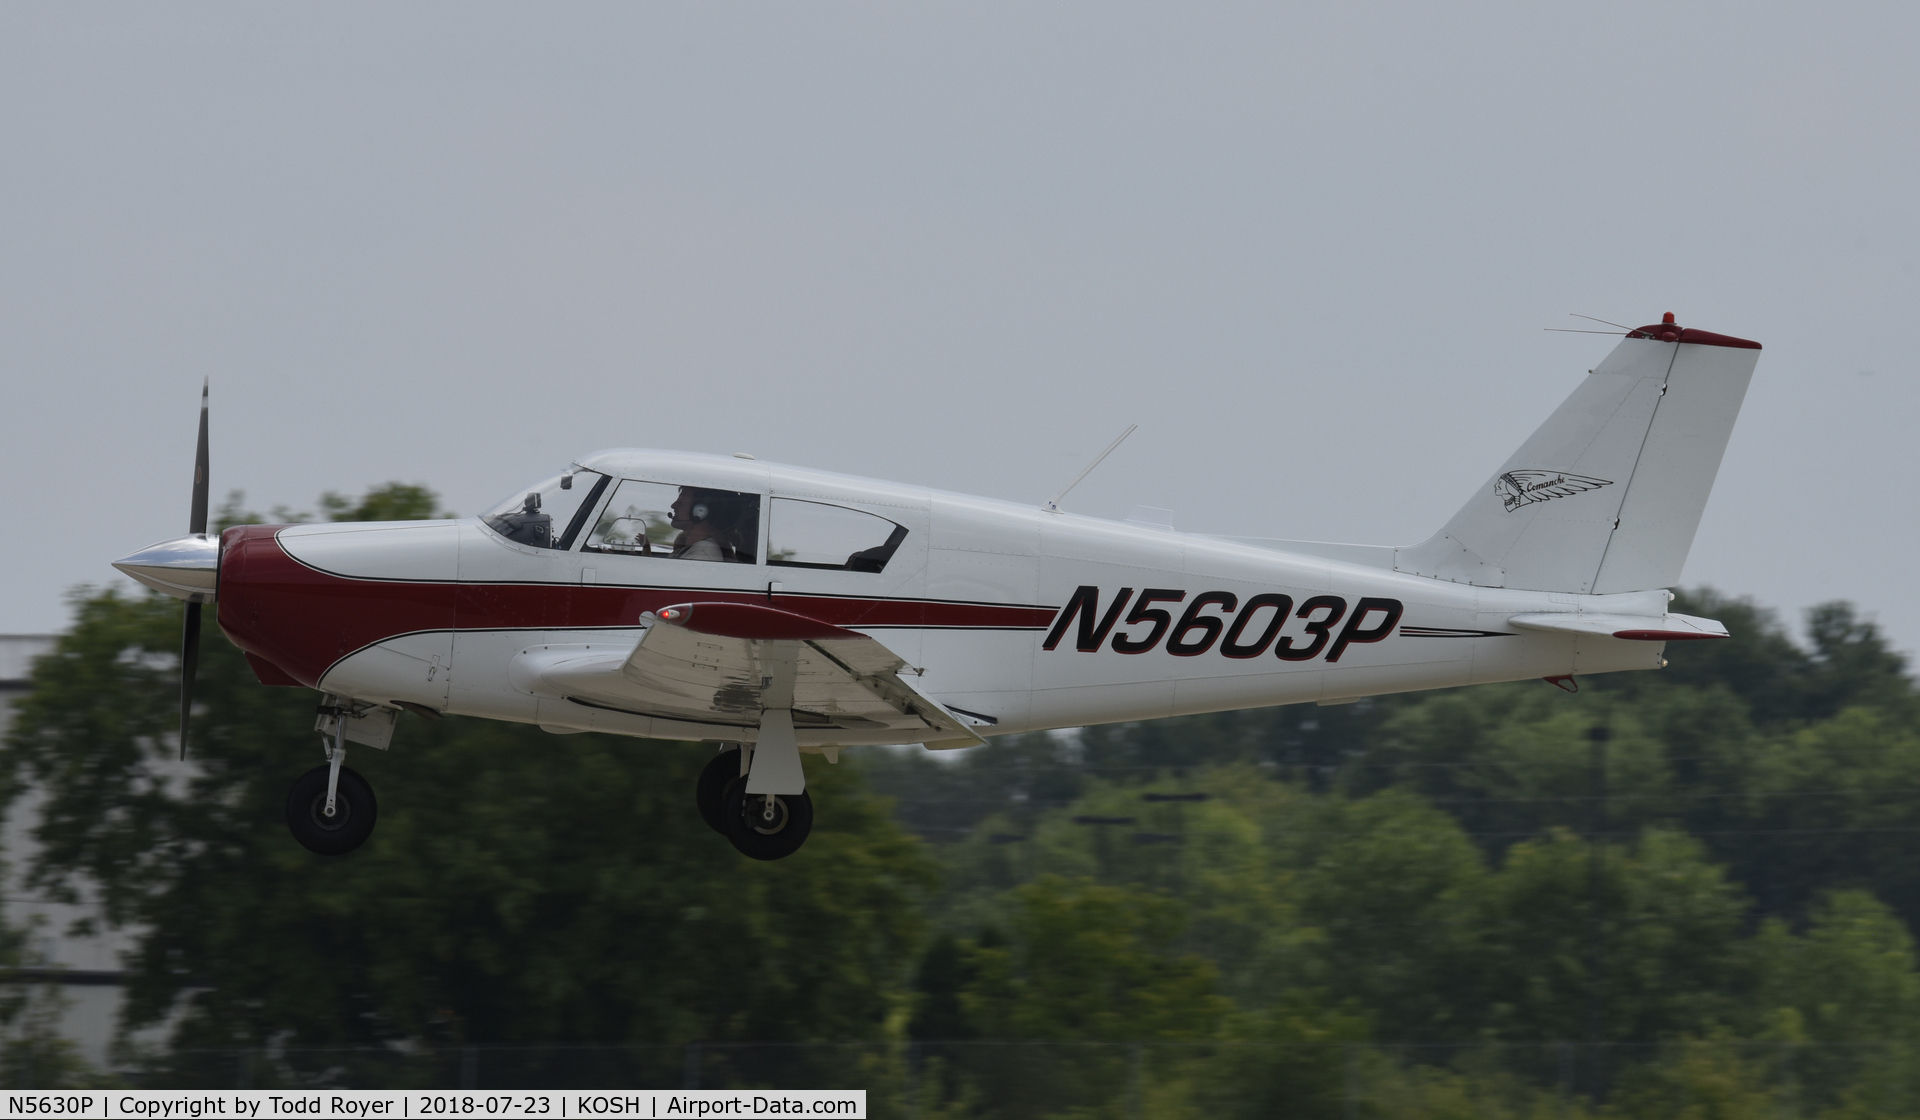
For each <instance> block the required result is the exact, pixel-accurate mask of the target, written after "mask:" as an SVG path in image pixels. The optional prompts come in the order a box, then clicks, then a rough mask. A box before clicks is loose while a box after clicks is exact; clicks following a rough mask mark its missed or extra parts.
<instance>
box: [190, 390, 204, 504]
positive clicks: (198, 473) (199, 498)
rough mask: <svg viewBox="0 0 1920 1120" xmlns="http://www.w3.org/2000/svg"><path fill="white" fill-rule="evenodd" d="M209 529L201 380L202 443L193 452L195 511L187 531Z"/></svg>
mask: <svg viewBox="0 0 1920 1120" xmlns="http://www.w3.org/2000/svg"><path fill="white" fill-rule="evenodd" d="M206 531H207V382H206V381H205V380H202V381H201V382H200V445H199V447H197V448H195V449H194V452H193V513H192V515H191V516H190V517H189V518H188V521H187V532H189V533H204V532H206Z"/></svg>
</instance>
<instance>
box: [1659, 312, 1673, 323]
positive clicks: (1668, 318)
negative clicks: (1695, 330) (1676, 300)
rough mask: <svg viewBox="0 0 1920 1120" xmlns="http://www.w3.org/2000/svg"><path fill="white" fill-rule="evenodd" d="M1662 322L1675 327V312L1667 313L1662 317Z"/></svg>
mask: <svg viewBox="0 0 1920 1120" xmlns="http://www.w3.org/2000/svg"><path fill="white" fill-rule="evenodd" d="M1660 321H1661V322H1662V323H1665V324H1667V325H1668V326H1672V325H1673V312H1671V311H1669V312H1667V313H1666V314H1665V315H1662V316H1660Z"/></svg>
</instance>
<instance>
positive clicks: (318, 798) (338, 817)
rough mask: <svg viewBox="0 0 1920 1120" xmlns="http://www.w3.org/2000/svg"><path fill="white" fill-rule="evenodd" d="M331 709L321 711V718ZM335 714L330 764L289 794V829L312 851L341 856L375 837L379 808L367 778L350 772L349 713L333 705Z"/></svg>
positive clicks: (296, 783) (311, 773) (318, 768)
mask: <svg viewBox="0 0 1920 1120" xmlns="http://www.w3.org/2000/svg"><path fill="white" fill-rule="evenodd" d="M328 711H329V709H327V708H325V707H322V708H321V713H322V714H323V715H325V714H326V713H327V712H328ZM331 712H332V714H333V721H334V722H333V742H332V743H331V744H328V746H327V761H326V764H325V765H324V766H316V767H314V768H313V769H311V770H309V771H307V772H306V773H304V774H302V775H300V777H299V778H297V779H295V780H294V783H293V789H291V790H289V791H288V793H287V828H288V829H289V830H290V831H291V832H292V833H293V838H294V839H295V840H298V841H300V846H301V847H303V848H305V849H307V850H308V851H310V852H317V853H319V854H320V855H323V856H340V855H345V854H347V853H348V852H351V851H353V850H354V849H355V848H358V847H359V846H360V845H362V844H364V843H366V842H367V837H368V836H371V835H373V822H374V818H375V817H377V816H378V815H379V805H378V804H377V803H376V802H375V801H374V799H373V787H372V786H370V785H368V784H367V780H366V779H365V778H362V777H361V776H360V775H359V774H357V773H355V772H354V771H352V770H349V769H347V768H346V765H345V763H346V761H347V732H346V728H347V713H346V711H345V710H344V709H342V708H340V707H334V708H332V709H331ZM321 741H322V742H326V740H324V739H323V740H321Z"/></svg>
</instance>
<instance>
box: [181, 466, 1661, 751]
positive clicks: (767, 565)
mask: <svg viewBox="0 0 1920 1120" xmlns="http://www.w3.org/2000/svg"><path fill="white" fill-rule="evenodd" d="M578 467H579V468H580V469H581V470H582V474H581V476H580V477H581V478H582V479H583V480H584V479H589V478H595V479H597V478H601V477H604V478H605V479H606V480H608V481H607V482H606V483H605V484H597V485H596V486H595V487H594V488H593V493H592V494H591V495H589V496H587V498H586V499H585V500H584V502H583V504H582V506H581V508H580V509H579V510H578V512H577V513H574V514H571V515H570V524H571V529H570V530H568V531H567V534H566V535H568V536H569V537H570V538H571V539H570V541H569V543H568V545H567V547H554V546H553V545H554V544H555V543H557V541H558V540H559V538H560V536H561V535H562V532H563V530H566V529H567V526H563V525H561V524H559V522H558V521H555V522H554V524H553V525H552V526H551V528H547V529H543V530H542V531H543V532H546V533H548V534H549V535H550V536H551V537H552V538H553V539H552V540H551V541H548V542H547V543H546V545H545V546H541V545H535V544H528V543H525V542H524V541H523V540H515V539H510V534H511V533H513V532H517V530H509V531H508V532H503V531H501V529H499V528H498V527H496V526H497V525H498V524H502V523H503V522H501V521H500V520H499V519H498V518H495V519H492V520H484V519H478V518H470V519H458V520H451V519H450V520H443V521H420V522H382V523H352V524H340V523H331V524H310V525H292V526H241V527H237V528H234V529H230V530H228V531H227V533H226V534H225V536H224V538H223V540H222V542H221V560H220V571H219V593H218V599H217V602H218V612H219V613H218V621H219V624H220V626H221V628H222V629H223V630H224V631H225V632H226V634H227V635H228V636H229V637H230V638H231V639H232V640H233V641H234V642H235V643H236V644H238V645H239V646H240V647H241V648H242V649H244V650H246V651H247V653H248V654H249V656H250V660H251V661H252V663H253V664H254V667H255V670H256V672H257V673H259V675H260V677H261V679H262V680H263V681H265V682H266V683H269V684H284V685H304V686H308V687H313V688H318V689H322V690H324V691H327V692H330V693H334V694H336V695H339V696H344V697H351V698H354V699H358V700H365V701H372V702H376V703H382V704H388V703H396V702H399V703H404V704H407V705H418V706H421V707H424V708H429V709H432V710H435V711H444V712H449V713H454V714H461V715H471V716H480V717H485V718H490V719H502V720H513V721H520V722H527V723H536V724H539V725H541V726H543V727H547V728H549V729H550V730H554V731H561V732H565V731H607V732H614V733H619V734H626V735H638V736H647V737H656V738H670V739H700V738H716V737H720V738H728V737H731V736H729V735H726V734H718V733H716V731H715V730H714V728H712V727H707V726H703V725H700V724H697V723H689V722H687V721H684V720H675V719H663V718H658V717H655V716H652V715H648V714H645V713H641V712H633V711H618V710H613V709H611V708H608V707H605V706H593V705H588V704H581V703H576V702H571V701H569V700H566V699H564V698H555V697H552V696H541V695H536V694H535V693H534V692H533V691H531V690H530V689H529V688H528V687H526V681H525V680H524V674H516V672H515V671H514V666H515V664H516V659H519V658H522V657H524V656H525V655H527V654H528V652H529V651H532V650H535V649H538V648H541V647H591V646H593V645H595V644H596V643H599V644H602V645H605V646H608V647H613V648H615V649H618V648H623V647H624V648H631V647H632V646H633V645H634V644H635V643H636V642H637V641H638V639H639V636H640V634H641V632H642V625H643V621H644V620H643V618H642V616H643V615H644V614H647V613H648V612H653V611H658V610H660V609H662V608H664V607H667V606H670V605H675V604H683V603H690V602H749V603H755V604H763V605H766V606H771V607H774V608H777V609H780V610H784V611H788V612H792V613H795V614H801V615H805V616H808V617H810V618H815V619H818V620H820V621H823V622H829V623H832V624H835V625H837V626H841V627H845V628H848V629H852V630H857V631H860V632H862V633H866V634H868V635H870V636H872V637H873V638H875V639H876V640H878V641H880V642H882V643H883V644H884V645H885V646H886V647H888V648H889V649H890V650H892V651H893V652H894V653H895V654H896V655H898V656H899V657H900V658H902V659H904V660H905V661H906V662H907V663H908V664H909V665H910V666H912V667H913V668H914V669H915V670H917V671H918V674H919V675H918V677H917V681H918V684H919V687H920V688H921V689H922V690H923V691H925V692H926V693H927V694H928V695H930V696H932V697H934V698H936V699H938V700H939V701H940V702H942V703H944V704H946V705H947V706H948V707H949V708H951V709H952V710H953V711H955V712H957V713H962V714H964V715H965V716H967V717H969V718H970V719H971V720H973V721H975V725H976V726H977V728H978V730H979V731H980V733H981V734H1003V733H1009V732H1020V731H1031V730H1039V729H1045V728H1058V727H1074V726H1082V725H1087V724H1094V723H1107V722H1116V721H1127V720H1143V719H1154V718H1159V717H1163V716H1171V715H1181V714H1190V713H1197V712H1208V711H1221V710H1228V709H1236V708H1250V707H1262V706H1268V705H1276V704H1292V703H1300V702H1304V701H1320V702H1330V701H1339V700H1346V699H1351V698H1355V697H1362V696H1371V695H1379V694H1385V693H1392V692H1404V691H1410V690H1417V689H1429V688H1443V687H1448V686H1453V685H1465V684H1477V683H1485V682H1492V681H1505V680H1515V679H1525V678H1539V677H1554V676H1565V675H1572V674H1576V673H1578V674H1587V673H1599V672H1610V671H1616V670H1623V669H1645V668H1657V667H1658V666H1659V665H1661V664H1662V661H1661V655H1662V652H1663V649H1664V646H1663V645H1662V643H1660V642H1658V641H1645V640H1640V641H1629V640H1622V639H1619V638H1615V637H1612V636H1608V635H1604V634H1571V633H1551V632H1541V631H1532V630H1526V629H1522V628H1518V627H1515V626H1512V625H1509V624H1508V620H1509V619H1510V618H1511V617H1513V616H1514V615H1516V614H1525V613H1528V612H1566V613H1573V612H1583V611H1591V612H1602V613H1605V612H1612V613H1619V614H1631V615H1646V616H1657V615H1660V614H1661V613H1662V612H1664V611H1665V609H1666V604H1667V600H1668V598H1669V596H1668V595H1667V593H1666V592H1665V591H1641V592H1634V593H1631V594H1624V595H1605V596H1591V595H1575V594H1559V593H1548V592H1537V591H1521V590H1513V589H1506V588H1488V587H1477V586H1473V585H1470V584H1467V583H1456V582H1449V581H1447V580H1444V579H1435V578H1430V577H1426V576H1419V575H1410V574H1404V573H1401V572H1396V571H1394V570H1392V568H1391V561H1390V560H1389V561H1388V563H1387V564H1386V565H1385V566H1379V565H1375V564H1371V563H1367V562H1363V561H1364V558H1365V556H1366V553H1365V550H1353V551H1351V552H1350V553H1343V552H1341V551H1340V550H1338V549H1328V550H1325V551H1326V553H1327V554H1325V555H1320V554H1315V553H1310V552H1305V551H1296V550H1285V549H1277V548H1269V547H1262V546H1259V545H1255V544H1248V543H1241V542H1236V541H1232V540H1226V539H1219V538H1210V537H1204V536H1197V535H1192V534H1186V533H1178V532H1173V531H1171V530H1168V529H1165V528H1155V527H1152V526H1147V525H1141V524H1136V523H1131V522H1114V521H1106V520H1101V519H1097V518H1091V517H1083V516H1077V515H1074V514H1067V513H1053V512H1045V511H1042V510H1040V509H1037V508H1032V507H1027V506H1020V505H1015V504H1012V503H1008V502H1002V501H996V500H992V499H987V498H977V497H970V496H966V495H961V494H952V493H946V492H942V491H937V490H929V489H926V488H922V487H914V486H907V485H901V484H898V483H891V482H883V481H878V480H873V479H865V478H857V477H851V476H845V475H838V474H830V473H825V472H820V471H813V470H808V469H805V468H799V467H790V466H783V465H779V464H772V463H764V462H758V461H749V460H745V459H741V458H737V457H734V458H729V457H721V456H707V455H697V454H689V453H678V452H666V451H609V452H602V453H600V454H598V455H594V456H591V457H588V458H586V459H583V460H581V461H580V463H579V464H578ZM623 480H633V481H634V482H635V483H636V485H637V484H642V483H644V484H652V485H657V486H659V487H666V488H675V487H677V488H681V492H682V493H687V492H691V490H690V488H699V492H702V493H706V492H715V493H719V492H725V493H727V494H732V495H739V496H743V497H742V498H741V501H742V502H743V503H746V498H747V497H752V498H754V499H755V500H754V501H753V502H751V503H747V504H742V505H741V507H740V508H742V509H748V508H751V510H752V516H754V517H757V518H758V521H757V523H756V524H753V525H747V526H742V527H741V528H740V529H739V531H738V534H737V540H738V541H739V542H750V547H749V546H748V545H747V544H742V545H741V547H739V548H737V549H735V550H733V551H732V552H731V553H730V554H729V555H728V556H727V558H726V559H724V560H712V561H702V560H700V559H695V558H690V557H692V556H694V555H697V554H698V552H699V547H692V548H687V549H686V551H687V555H685V556H681V557H678V558H676V557H674V556H672V555H670V554H669V553H668V551H667V546H666V545H664V544H661V545H653V546H650V545H648V544H647V542H646V541H645V540H643V539H641V537H643V536H644V533H645V528H644V525H643V526H642V529H641V531H640V534H639V535H637V536H635V535H631V534H630V536H629V537H618V536H617V533H615V532H614V530H611V529H607V528H606V527H607V526H611V525H614V524H615V523H616V521H617V518H616V516H615V511H614V510H613V508H612V507H613V504H614V502H615V493H616V491H619V488H620V484H621V482H622V481H623ZM588 488H589V487H588V485H587V484H586V483H585V482H583V483H582V486H581V489H582V490H583V491H584V490H586V489H588ZM569 500H576V499H569ZM803 506H804V507H806V509H805V513H806V515H807V516H808V517H811V518H816V519H819V520H820V523H821V524H824V525H827V526H828V528H827V529H825V530H812V529H809V530H808V532H826V533H829V534H831V532H833V531H835V530H833V529H832V525H834V524H837V522H835V521H834V519H835V518H841V519H843V520H845V521H846V522H847V523H848V524H850V525H852V526H853V527H852V528H851V529H849V530H848V531H849V532H852V533H855V534H857V533H858V532H859V531H860V529H859V526H858V524H855V523H854V522H855V520H856V519H857V517H858V515H867V516H868V517H870V518H873V519H878V520H881V521H884V522H887V523H890V524H891V525H892V526H894V527H896V528H897V529H899V530H904V536H897V537H896V538H892V539H891V547H890V551H887V552H886V555H884V556H882V557H879V558H878V562H877V563H869V562H862V561H859V560H858V559H857V557H858V556H860V555H863V554H862V553H855V554H854V556H853V557H850V558H849V560H848V562H847V564H846V565H844V566H840V567H837V568H836V567H831V566H827V565H823V564H804V563H801V562H799V561H796V560H794V559H793V557H794V556H795V555H805V553H804V549H805V548H808V547H812V545H811V544H801V545H798V546H796V547H797V548H798V549H800V550H801V551H796V549H795V548H788V547H785V544H786V542H785V541H784V540H783V537H782V534H783V532H798V530H791V531H789V530H784V529H783V528H782V525H781V524H780V523H779V521H778V519H779V518H780V517H782V516H789V515H787V514H782V513H781V512H780V511H782V510H801V509H802V507H803ZM533 508H534V509H536V510H537V507H533ZM839 511H845V512H839ZM636 523H638V522H636ZM876 523H877V522H876ZM583 526H585V527H588V528H587V529H582V527H583ZM589 530H590V531H589ZM596 532H597V533H599V534H600V535H599V536H598V537H594V536H593V533H596ZM609 534H613V535H609ZM530 539H531V538H530ZM616 539H618V540H620V541H622V542H624V543H621V544H620V545H618V546H617V547H616V546H615V545H613V544H611V543H609V542H611V541H614V540H616ZM681 539H682V540H683V541H684V540H685V537H684V536H683V537H682V538H681ZM849 539H852V538H849ZM876 539H877V538H876ZM594 540H598V541H600V544H599V545H598V546H597V547H598V550H597V551H596V550H595V547H596V546H594V545H593V543H592V542H593V541H594ZM809 540H811V538H809ZM634 541H638V542H639V543H638V544H635V543H633V542H634ZM854 543H856V544H858V543H860V542H859V541H858V540H855V542H854ZM681 547H685V546H684V545H683V546H681ZM708 547H709V548H711V546H708ZM645 548H651V549H652V551H650V552H643V551H636V549H645ZM714 551H716V552H717V550H714ZM869 551H876V550H869ZM1344 555H1352V556H1356V557H1360V558H1361V559H1360V560H1353V559H1344V558H1342V557H1343V556H1344ZM836 556H837V554H836ZM876 567H877V568H878V570H874V569H875V568H876ZM802 741H803V742H805V743H809V744H811V745H816V746H817V745H821V744H823V743H827V742H829V741H830V742H832V743H836V744H842V745H856V744H860V743H866V742H887V741H900V740H899V737H898V735H897V734H895V735H893V736H891V737H890V736H888V735H885V734H879V733H870V732H859V731H844V730H842V731H833V732H812V733H806V732H803V733H802ZM908 741H914V740H908ZM969 741H971V740H969ZM936 745H955V746H958V745H964V744H963V743H962V742H959V741H955V742H951V743H949V744H936Z"/></svg>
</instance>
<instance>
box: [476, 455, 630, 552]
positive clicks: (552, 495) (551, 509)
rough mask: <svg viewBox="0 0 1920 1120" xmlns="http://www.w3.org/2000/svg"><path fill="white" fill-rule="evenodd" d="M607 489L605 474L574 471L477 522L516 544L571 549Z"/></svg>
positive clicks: (503, 505)
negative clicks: (596, 502)
mask: <svg viewBox="0 0 1920 1120" xmlns="http://www.w3.org/2000/svg"><path fill="white" fill-rule="evenodd" d="M606 488H607V476H606V475H604V474H598V473H595V472H594V471H588V470H580V469H578V468H575V469H574V470H570V471H568V472H567V473H565V474H561V475H555V476H554V477H552V478H550V479H548V480H546V481H545V482H543V483H541V484H540V485H538V486H535V487H533V488H531V489H529V490H525V491H522V492H521V493H519V494H516V495H514V496H513V497H511V498H509V499H507V500H506V501H504V502H501V503H500V504H499V505H498V506H496V507H494V508H493V509H492V510H490V511H489V512H488V513H487V514H486V516H484V517H482V518H481V519H480V520H482V521H484V522H486V523H487V525H488V526H490V527H491V528H492V529H493V530H494V531H495V532H497V533H499V534H500V535H501V536H503V537H505V538H507V539H508V540H510V541H513V542H514V543H516V544H526V545H532V546H533V547H535V548H558V549H566V548H570V547H572V545H573V540H574V538H575V537H577V536H579V535H580V524H581V522H583V521H585V520H586V519H587V514H588V512H589V511H591V510H592V509H593V503H594V502H595V501H596V500H597V499H598V498H599V497H600V492H601V491H602V490H605V489H606Z"/></svg>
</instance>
